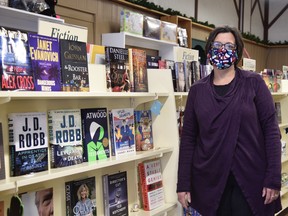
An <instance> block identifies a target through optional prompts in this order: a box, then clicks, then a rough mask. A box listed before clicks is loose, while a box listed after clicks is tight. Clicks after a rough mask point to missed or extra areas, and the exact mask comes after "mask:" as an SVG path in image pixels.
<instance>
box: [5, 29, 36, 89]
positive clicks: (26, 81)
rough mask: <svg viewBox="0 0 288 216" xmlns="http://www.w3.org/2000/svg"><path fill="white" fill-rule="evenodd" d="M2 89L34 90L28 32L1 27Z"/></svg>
mask: <svg viewBox="0 0 288 216" xmlns="http://www.w3.org/2000/svg"><path fill="white" fill-rule="evenodd" d="M0 74H1V87H0V88H1V90H9V91H14V90H27V91H33V90H34V79H33V73H32V70H31V58H30V54H29V46H28V34H27V32H24V31H20V30H17V29H10V28H6V27H5V28H4V27H0Z"/></svg>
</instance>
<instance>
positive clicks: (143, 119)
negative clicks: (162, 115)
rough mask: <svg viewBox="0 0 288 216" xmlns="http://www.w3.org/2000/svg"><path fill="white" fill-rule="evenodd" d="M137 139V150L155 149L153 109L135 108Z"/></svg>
mask: <svg viewBox="0 0 288 216" xmlns="http://www.w3.org/2000/svg"><path fill="white" fill-rule="evenodd" d="M134 118H135V126H136V128H135V141H136V151H147V150H150V149H153V147H154V143H153V132H152V114H151V110H135V111H134Z"/></svg>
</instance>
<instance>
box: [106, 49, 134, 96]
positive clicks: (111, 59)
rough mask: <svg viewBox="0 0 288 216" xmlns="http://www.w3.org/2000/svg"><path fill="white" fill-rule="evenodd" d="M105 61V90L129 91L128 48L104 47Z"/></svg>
mask: <svg viewBox="0 0 288 216" xmlns="http://www.w3.org/2000/svg"><path fill="white" fill-rule="evenodd" d="M105 61H106V78H107V91H112V92H130V91H131V78H130V70H129V54H128V49H126V48H119V47H105ZM132 80H133V79H132Z"/></svg>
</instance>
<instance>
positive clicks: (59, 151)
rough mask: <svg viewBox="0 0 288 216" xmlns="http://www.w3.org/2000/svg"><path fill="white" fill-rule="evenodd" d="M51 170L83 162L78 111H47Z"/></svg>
mask: <svg viewBox="0 0 288 216" xmlns="http://www.w3.org/2000/svg"><path fill="white" fill-rule="evenodd" d="M48 126H49V144H50V148H51V152H50V153H51V168H57V167H65V166H71V165H75V164H80V163H82V162H83V156H82V155H83V148H82V127H81V126H82V124H81V113H80V109H60V110H49V111H48Z"/></svg>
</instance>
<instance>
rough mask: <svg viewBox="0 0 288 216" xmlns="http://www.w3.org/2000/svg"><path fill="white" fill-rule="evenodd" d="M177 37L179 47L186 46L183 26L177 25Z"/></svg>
mask: <svg viewBox="0 0 288 216" xmlns="http://www.w3.org/2000/svg"><path fill="white" fill-rule="evenodd" d="M177 39H178V44H179V46H180V47H186V48H187V47H188V35H187V30H186V29H185V28H181V27H177Z"/></svg>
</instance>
